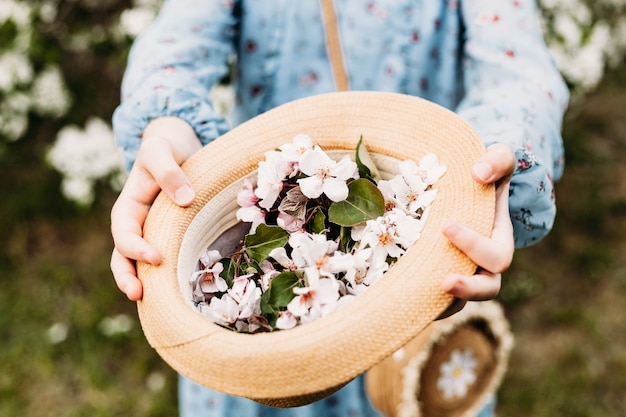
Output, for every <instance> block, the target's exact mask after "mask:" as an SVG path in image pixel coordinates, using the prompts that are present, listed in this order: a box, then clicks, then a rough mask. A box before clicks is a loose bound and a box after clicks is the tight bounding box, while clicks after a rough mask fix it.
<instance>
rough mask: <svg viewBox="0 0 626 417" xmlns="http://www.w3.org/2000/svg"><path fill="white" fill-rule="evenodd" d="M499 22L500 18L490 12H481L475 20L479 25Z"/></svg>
mask: <svg viewBox="0 0 626 417" xmlns="http://www.w3.org/2000/svg"><path fill="white" fill-rule="evenodd" d="M499 21H500V16H499V15H498V14H496V13H494V12H492V11H483V12H481V13H480V14H479V15H478V17H477V18H476V23H477V24H479V25H487V24H491V23H498V22H499Z"/></svg>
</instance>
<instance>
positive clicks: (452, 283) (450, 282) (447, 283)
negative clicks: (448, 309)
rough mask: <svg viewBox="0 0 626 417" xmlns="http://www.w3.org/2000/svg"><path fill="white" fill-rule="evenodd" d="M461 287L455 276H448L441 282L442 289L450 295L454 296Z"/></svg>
mask: <svg viewBox="0 0 626 417" xmlns="http://www.w3.org/2000/svg"><path fill="white" fill-rule="evenodd" d="M459 287H460V283H459V281H458V280H457V279H456V277H455V276H454V275H448V276H446V277H445V278H444V280H443V281H442V282H441V289H442V290H443V291H445V292H447V293H448V294H452V293H453V292H455V291H456V290H458V289H459Z"/></svg>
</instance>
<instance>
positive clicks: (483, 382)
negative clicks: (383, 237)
mask: <svg viewBox="0 0 626 417" xmlns="http://www.w3.org/2000/svg"><path fill="white" fill-rule="evenodd" d="M512 347H513V335H512V334H511V331H510V329H509V324H508V322H507V320H506V318H505V316H504V313H503V311H502V308H501V306H500V305H499V304H498V303H497V302H495V301H487V302H469V303H467V305H466V306H465V308H464V309H463V310H461V311H460V312H459V313H457V314H455V315H453V316H450V317H448V318H446V319H443V320H439V321H435V322H433V323H431V324H430V325H428V327H426V329H425V330H424V331H423V332H421V333H420V334H419V335H418V336H417V337H416V338H415V339H413V340H411V341H410V342H409V343H407V344H406V345H405V346H403V347H402V348H401V349H399V350H398V351H397V352H395V353H394V354H393V355H392V356H390V357H388V358H387V359H385V360H384V361H382V362H381V363H379V364H378V365H376V366H375V367H373V368H372V369H371V370H369V371H368V372H367V373H366V377H365V387H366V391H367V394H368V397H369V399H370V401H371V402H372V404H373V405H374V406H375V407H376V408H377V409H378V410H379V411H380V412H381V413H382V414H383V415H385V416H386V417H475V416H476V415H477V414H478V412H480V411H481V409H482V407H483V406H484V405H485V403H486V402H487V401H488V400H489V399H490V397H491V396H492V395H494V393H495V391H496V389H497V387H498V386H499V385H500V383H501V381H502V378H503V376H504V374H505V371H506V368H507V366H508V361H509V356H510V353H511V349H512Z"/></svg>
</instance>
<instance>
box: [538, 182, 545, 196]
mask: <svg viewBox="0 0 626 417" xmlns="http://www.w3.org/2000/svg"><path fill="white" fill-rule="evenodd" d="M545 190H546V184H545V183H544V182H543V181H541V182H540V183H539V187H537V193H541V192H544V191H545Z"/></svg>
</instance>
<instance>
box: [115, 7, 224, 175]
mask: <svg viewBox="0 0 626 417" xmlns="http://www.w3.org/2000/svg"><path fill="white" fill-rule="evenodd" d="M233 3H234V2H224V1H217V0H216V1H206V0H204V1H203V0H165V2H164V3H163V6H162V8H161V10H160V12H159V15H158V16H157V18H156V19H155V21H154V22H153V24H152V25H151V26H150V27H149V28H148V29H147V30H146V31H145V32H144V33H142V34H141V35H140V36H139V37H138V38H137V39H136V40H135V43H134V44H133V46H132V48H131V51H130V55H129V58H128V66H127V68H126V72H125V74H124V79H123V82H122V99H121V104H120V105H119V106H118V108H117V109H116V110H115V112H114V114H113V130H114V134H115V140H116V142H117V144H118V146H119V147H120V148H122V150H123V153H124V159H125V164H126V168H127V169H129V170H130V168H131V167H132V164H133V163H134V161H135V158H136V156H137V151H138V150H139V145H140V144H141V136H142V132H143V130H144V129H145V127H146V125H147V124H148V123H149V122H150V121H151V120H152V119H155V118H157V117H161V116H176V117H179V118H181V119H183V120H185V121H186V122H187V123H189V125H191V127H192V128H193V129H194V130H195V132H196V134H197V135H198V137H199V138H200V140H201V142H202V143H203V144H207V143H208V142H210V141H212V140H213V139H215V138H217V137H218V136H220V135H221V134H223V133H225V132H226V131H227V130H228V129H229V125H228V123H227V121H226V120H225V119H224V118H223V117H222V116H220V114H219V113H218V112H217V111H216V110H215V109H214V108H213V105H212V102H211V99H210V91H211V88H212V87H213V86H214V85H216V84H217V83H218V82H219V81H220V80H221V79H222V77H224V76H225V75H226V74H227V71H228V62H229V59H230V57H231V56H232V54H233V50H234V46H233V45H234V42H235V30H236V27H235V17H234V14H233V8H234V6H233Z"/></svg>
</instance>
